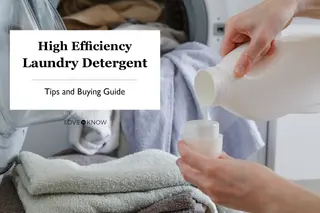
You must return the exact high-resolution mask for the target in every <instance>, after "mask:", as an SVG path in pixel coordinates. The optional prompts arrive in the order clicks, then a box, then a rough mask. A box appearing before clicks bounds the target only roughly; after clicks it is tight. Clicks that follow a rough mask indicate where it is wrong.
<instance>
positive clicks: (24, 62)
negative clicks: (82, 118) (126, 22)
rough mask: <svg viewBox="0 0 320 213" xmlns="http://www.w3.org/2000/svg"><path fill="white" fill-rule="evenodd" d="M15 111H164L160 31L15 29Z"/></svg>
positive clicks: (12, 103)
mask: <svg viewBox="0 0 320 213" xmlns="http://www.w3.org/2000/svg"><path fill="white" fill-rule="evenodd" d="M10 109H11V110H159V109H160V31H157V30H148V31H140V30H139V31H136V30H128V31H124V30H119V31H117V30H111V31H42V30H40V31H11V32H10Z"/></svg>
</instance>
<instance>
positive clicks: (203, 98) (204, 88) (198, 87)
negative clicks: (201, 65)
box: [194, 70, 217, 107]
mask: <svg viewBox="0 0 320 213" xmlns="http://www.w3.org/2000/svg"><path fill="white" fill-rule="evenodd" d="M194 90H195V94H196V97H197V100H198V102H199V104H200V106H202V107H210V106H214V105H217V103H216V99H217V91H216V85H215V82H214V78H213V77H212V75H211V73H210V72H209V71H207V70H200V71H199V72H198V73H197V75H196V77H195V81H194Z"/></svg>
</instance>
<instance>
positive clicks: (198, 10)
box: [183, 0, 209, 44]
mask: <svg viewBox="0 0 320 213" xmlns="http://www.w3.org/2000/svg"><path fill="white" fill-rule="evenodd" d="M183 3H184V6H185V8H186V12H187V16H188V23H189V38H190V40H191V41H196V42H199V43H202V44H208V34H209V33H208V31H209V19H208V11H207V7H206V3H205V1H204V0H183Z"/></svg>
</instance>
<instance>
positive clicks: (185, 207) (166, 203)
mask: <svg viewBox="0 0 320 213" xmlns="http://www.w3.org/2000/svg"><path fill="white" fill-rule="evenodd" d="M165 212H167V213H169V212H171V213H205V212H206V207H205V206H203V205H202V204H200V203H196V201H195V200H193V198H192V195H191V194H188V193H182V194H178V195H174V196H172V197H168V198H165V199H163V200H161V201H159V202H157V203H155V204H153V205H151V206H149V207H147V208H146V209H143V210H141V211H139V212H138V213H165Z"/></svg>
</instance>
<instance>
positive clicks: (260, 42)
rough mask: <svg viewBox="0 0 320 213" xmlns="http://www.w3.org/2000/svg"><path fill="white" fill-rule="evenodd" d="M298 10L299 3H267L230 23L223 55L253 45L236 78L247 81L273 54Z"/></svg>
mask: <svg viewBox="0 0 320 213" xmlns="http://www.w3.org/2000/svg"><path fill="white" fill-rule="evenodd" d="M298 8H299V4H298V1H297V0H281V1H280V0H265V1H264V2H262V3H261V4H259V5H257V6H255V7H253V8H251V9H248V10H247V11H245V12H243V13H240V14H238V15H235V16H233V17H232V18H230V19H229V21H228V22H227V25H226V35H225V38H224V41H223V43H222V49H221V55H222V56H225V55H227V54H228V53H229V52H231V51H232V50H234V49H235V48H236V47H238V46H239V45H241V44H244V43H247V42H249V46H248V48H247V49H246V51H245V52H244V53H243V54H242V56H241V57H240V59H239V61H238V63H237V65H236V69H235V75H236V77H238V78H240V77H243V76H244V75H245V74H247V73H248V71H249V70H250V68H251V67H252V66H253V65H254V63H256V62H257V61H258V60H259V59H260V58H261V57H263V56H265V55H267V54H272V53H273V51H274V50H275V46H274V42H273V41H274V39H275V38H276V36H277V35H278V34H279V33H280V32H281V31H282V30H283V29H284V28H286V27H287V26H288V25H289V24H290V22H291V20H292V19H293V17H294V15H295V13H296V12H297V11H298Z"/></svg>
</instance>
